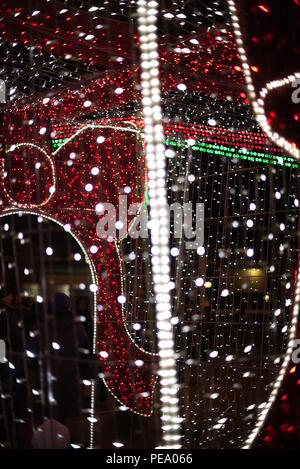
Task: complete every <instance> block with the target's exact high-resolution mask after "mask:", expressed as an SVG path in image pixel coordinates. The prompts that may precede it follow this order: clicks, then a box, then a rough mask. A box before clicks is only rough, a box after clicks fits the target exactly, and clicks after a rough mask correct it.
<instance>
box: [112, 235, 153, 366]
mask: <svg viewBox="0 0 300 469" xmlns="http://www.w3.org/2000/svg"><path fill="white" fill-rule="evenodd" d="M114 244H115V248H116V251H117V255H118V259H119V265H120V274H121V282H120V283H121V294H122V295H123V296H124V282H125V279H124V269H123V259H122V257H121V254H120V249H119V246H118V243H117V241H116V240H115V242H114ZM121 308H122V321H123V324H124V327H125V330H126V333H127V335H128V337H129V339H130V340H131V342H132V343H133V344H134V345H135V346H136V347H137V348H138V349H139V350H140V351H141V352H143V353H146V354H147V355H150V356H152V357H158V353H155V352H149V351H148V350H145V349H144V348H142V347H140V346H139V345H137V343H136V342H135V341H134V339H133V338H132V335H131V333H130V331H129V329H128V326H127V319H126V316H125V307H124V304H123V303H122V304H121Z"/></svg>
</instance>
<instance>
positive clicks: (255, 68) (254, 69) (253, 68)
mask: <svg viewBox="0 0 300 469" xmlns="http://www.w3.org/2000/svg"><path fill="white" fill-rule="evenodd" d="M251 69H252V70H253V72H259V68H258V67H255V65H253V66H252V67H251Z"/></svg>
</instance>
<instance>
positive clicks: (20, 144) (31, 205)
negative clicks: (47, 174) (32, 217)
mask: <svg viewBox="0 0 300 469" xmlns="http://www.w3.org/2000/svg"><path fill="white" fill-rule="evenodd" d="M21 147H32V148H36V149H37V150H38V151H40V152H41V153H43V154H44V155H45V156H46V158H47V159H48V160H49V162H50V166H51V173H52V182H53V184H52V186H51V187H53V192H50V195H49V196H48V197H47V199H46V200H44V201H43V202H41V203H40V204H21V203H19V202H16V201H15V200H14V199H13V198H12V197H11V196H10V195H9V193H8V192H7V190H6V187H5V184H4V181H3V180H2V181H3V184H2V185H3V190H4V192H5V195H6V197H7V198H8V199H9V201H10V203H11V204H12V205H14V206H15V207H16V206H17V207H21V208H25V209H35V208H39V207H43V206H44V205H47V203H48V202H50V200H51V199H52V197H53V196H54V194H55V191H56V172H55V165H54V162H53V159H52V156H53V153H52V154H50V155H49V154H48V153H47V152H46V151H45V150H44V149H43V148H41V147H40V146H39V145H36V144H35V143H16V144H13V145H11V147H10V148H9V149H8V150H6V153H8V152H13V151H14V150H15V149H17V148H21ZM1 165H2V168H3V172H5V161H4V158H1Z"/></svg>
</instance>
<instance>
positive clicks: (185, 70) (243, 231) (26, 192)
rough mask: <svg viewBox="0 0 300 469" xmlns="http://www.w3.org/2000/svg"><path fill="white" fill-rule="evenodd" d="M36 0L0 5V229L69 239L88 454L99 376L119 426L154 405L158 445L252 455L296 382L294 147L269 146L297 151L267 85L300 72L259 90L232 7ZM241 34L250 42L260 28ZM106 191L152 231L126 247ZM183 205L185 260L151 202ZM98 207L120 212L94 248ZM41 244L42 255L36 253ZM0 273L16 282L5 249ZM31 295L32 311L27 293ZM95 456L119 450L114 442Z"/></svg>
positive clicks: (258, 11) (122, 441) (258, 74)
mask: <svg viewBox="0 0 300 469" xmlns="http://www.w3.org/2000/svg"><path fill="white" fill-rule="evenodd" d="M37 3H39V6H36V7H34V8H31V6H30V5H27V4H26V5H23V4H21V2H20V4H19V2H17V3H16V5H14V8H11V7H10V6H9V5H7V4H4V3H2V4H1V6H0V9H1V17H3V20H1V21H0V31H1V35H2V38H3V43H1V44H0V48H1V51H3V54H2V56H3V58H4V59H3V63H2V62H1V65H2V66H3V70H4V71H3V75H1V76H0V78H3V79H6V80H7V89H8V96H7V104H6V105H5V108H3V121H2V123H1V134H2V138H1V153H0V159H1V181H0V182H1V184H0V216H1V220H3V227H2V232H3V233H7V231H6V230H7V226H6V225H7V221H6V219H5V217H7V216H13V215H14V216H18V214H22V213H23V214H27V215H32V216H35V217H39V218H41V217H42V218H43V219H44V220H49V221H52V222H54V223H55V224H58V225H59V227H61V228H63V229H64V230H65V232H66V233H70V235H71V237H72V238H74V239H75V241H76V242H77V244H78V245H79V247H80V251H81V252H80V253H79V252H76V253H74V256H73V257H74V259H75V262H77V261H78V260H79V259H82V258H84V259H86V262H87V265H88V268H89V272H90V285H89V287H88V289H89V291H90V293H91V294H92V296H93V319H94V326H93V332H92V335H93V352H94V353H95V352H96V353H97V354H98V357H97V363H101V364H102V369H101V373H99V374H98V375H97V377H93V378H89V379H86V380H85V384H84V385H88V386H91V405H90V408H89V409H88V413H87V415H88V417H87V418H88V422H89V425H90V439H89V446H90V447H91V448H92V447H95V440H97V438H98V435H97V433H96V432H95V429H97V428H98V427H97V426H99V428H100V423H101V422H100V420H101V414H99V413H98V411H99V403H98V400H99V395H98V394H97V385H98V384H99V380H100V379H101V378H102V379H103V381H104V383H105V385H106V386H107V388H108V390H109V391H110V393H111V394H112V395H113V396H114V398H115V401H116V402H117V403H118V404H116V407H115V414H117V413H122V414H123V411H125V414H126V410H130V411H132V412H133V413H134V414H138V415H141V416H143V417H150V416H151V415H152V417H153V410H154V414H155V413H156V411H159V412H160V414H161V417H162V424H161V427H162V428H161V430H162V435H160V434H157V435H156V442H155V444H156V445H160V446H163V447H180V446H183V447H184V448H211V449H214V448H237V447H244V448H249V447H250V446H253V445H257V443H258V440H259V438H257V437H258V436H259V435H260V433H261V431H262V430H263V425H264V424H265V422H267V420H268V419H271V424H270V423H269V421H268V423H267V425H268V427H267V428H266V429H265V430H264V435H266V436H265V438H266V440H265V439H264V440H262V441H263V442H264V443H263V444H265V443H267V444H271V443H272V441H273V433H272V432H273V430H274V429H273V426H272V425H273V424H272V413H271V412H272V407H273V405H276V402H277V401H276V399H277V396H279V397H278V399H280V402H281V403H282V402H283V401H281V399H282V398H283V396H288V395H289V391H286V392H284V394H283V392H280V389H281V385H282V383H283V382H284V377H285V373H286V372H288V371H289V370H293V369H294V368H295V370H294V371H293V372H291V374H290V376H292V375H296V374H297V373H296V372H297V370H298V366H297V365H294V364H291V363H290V357H291V353H292V350H293V341H294V338H295V337H296V324H297V316H298V304H299V269H298V238H297V229H298V222H299V220H298V210H299V203H300V202H299V180H298V179H299V178H298V171H299V169H298V168H299V162H298V154H297V151H298V150H297V148H296V146H294V144H287V145H285V142H284V141H283V140H282V139H284V140H285V139H286V141H287V142H296V140H295V139H293V138H292V137H291V135H288V131H287V127H288V125H287V123H286V121H285V120H284V119H283V118H282V119H281V117H280V113H278V112H275V111H277V110H276V109H275V107H276V103H275V100H274V99H273V97H274V94H273V92H276V90H277V89H278V90H279V88H280V87H281V86H282V85H284V84H291V83H292V81H293V79H295V78H297V76H298V75H296V73H294V72H293V73H290V72H288V73H287V75H286V76H287V77H289V78H288V79H287V80H283V81H280V77H277V76H273V75H272V72H270V70H271V68H272V67H269V68H268V70H269V72H270V73H269V72H268V74H267V75H266V79H265V81H263V80H264V77H263V75H264V69H263V68H262V66H263V60H262V59H263V58H261V57H260V61H257V62H255V60H254V58H255V54H254V53H253V54H252V49H251V47H249V35H248V36H247V39H246V36H245V33H247V28H246V26H245V23H244V22H241V21H240V18H241V17H240V15H239V14H237V12H236V7H237V5H236V2H233V1H228V2H222V1H216V2H213V3H214V4H213V5H212V4H211V2H210V3H209V2H205V1H204V2H201V5H199V4H198V2H197V5H194V2H188V3H187V2H172V5H171V4H170V5H168V6H166V5H160V6H159V8H158V6H157V2H155V1H153V2H146V1H143V0H141V1H140V2H138V4H136V3H135V2H132V3H130V2H124V1H122V0H121V1H120V2H118V3H117V2H113V1H105V2H104V3H103V5H95V6H92V5H91V4H87V3H86V2H85V1H83V2H78V3H77V2H65V4H63V3H62V2H58V3H59V5H60V6H59V8H57V5H56V4H55V5H54V2H52V1H50V2H37ZM79 3H80V4H79ZM246 3H247V2H246ZM250 3H251V5H252V6H253V5H254V4H255V10H253V11H255V15H258V16H257V18H265V17H268V16H269V15H270V14H271V13H270V12H271V4H270V3H271V2H268V1H267V0H266V1H265V2H264V3H263V4H262V3H259V4H258V3H257V2H249V4H250ZM226 4H227V6H228V7H229V8H227V6H226ZM60 7H61V8H60ZM260 7H264V9H262V8H260ZM247 8H248V7H247ZM295 8H296V7H295ZM137 9H138V11H137ZM250 14H252V13H249V15H250ZM260 15H265V16H260ZM137 17H139V21H138V20H137ZM230 20H232V25H233V30H232V26H231V23H230ZM156 21H158V22H157V23H156ZM264 21H265V20H264ZM156 24H157V28H156ZM262 30H263V28H262ZM248 31H249V26H248ZM252 38H253V41H252V42H253V47H254V48H255V47H257V44H258V46H259V47H260V44H262V42H261V38H260V35H259V31H258V32H257V31H256V32H255V34H253V35H252ZM256 39H259V41H258V43H257V42H256ZM248 49H249V53H250V52H251V55H249V54H248ZM256 56H257V57H258V55H257V52H256ZM253 57H254V58H253ZM158 59H159V61H158ZM158 62H159V63H158ZM21 69H23V70H24V73H23V74H22V73H21ZM11 76H13V77H14V81H12V80H11ZM283 88H284V87H283ZM283 88H282V91H283ZM31 90H34V91H35V93H33V98H31V96H30V93H31ZM247 93H248V96H247ZM256 98H257V104H255V101H256ZM248 99H249V101H248ZM288 99H290V97H289V98H288ZM249 103H250V104H253V103H254V111H255V114H257V115H259V116H263V117H261V118H260V122H259V124H260V125H261V127H262V129H263V131H264V133H262V132H261V131H260V129H259V126H258V124H257V122H256V120H255V115H253V114H252V111H251V108H250V106H249ZM273 104H274V106H275V107H274V108H273ZM263 111H264V112H263ZM275 114H276V116H275ZM294 114H295V115H296V116H297V112H296V111H295V113H294ZM290 117H291V116H290ZM293 120H294V124H295V123H297V118H296V117H293ZM283 121H284V124H285V125H286V127H285V128H284V129H282V132H283V133H282V135H283V137H280V135H281V133H280V131H279V130H280V123H281V122H283ZM275 124H276V125H277V127H276V125H275ZM272 129H273V130H272ZM274 129H275V130H274ZM271 132H272V134H271ZM285 132H287V133H286V135H284V133H285ZM274 133H278V135H275V138H274ZM269 138H270V139H271V140H273V143H272V142H271V141H270V140H269ZM280 147H281V148H280ZM120 196H121V197H125V196H126V197H127V206H129V205H131V204H133V203H137V204H138V206H139V207H141V206H142V203H143V202H145V205H146V208H147V211H149V214H150V223H149V225H148V228H149V233H148V234H149V237H148V238H146V239H141V238H137V239H134V238H132V237H131V236H130V234H127V231H128V226H127V225H129V223H127V221H128V222H130V221H131V217H129V220H127V218H126V216H125V215H127V214H125V209H124V207H122V206H120V203H119V201H120V198H119V197H120ZM187 202H190V204H191V207H192V209H191V212H193V213H194V209H195V208H196V204H199V203H201V204H203V206H204V243H203V246H199V247H198V248H197V249H195V250H188V249H185V237H184V230H183V236H182V238H181V239H177V238H176V237H175V236H174V231H175V225H176V218H175V213H173V214H171V217H170V230H169V228H168V227H167V219H168V217H167V214H166V209H167V205H166V204H168V205H169V206H172V204H176V203H178V204H179V205H180V206H181V207H182V206H183V204H184V203H187ZM103 203H111V204H113V205H114V206H115V208H116V214H117V215H116V216H117V218H116V219H115V220H114V223H115V228H116V233H117V235H116V236H115V237H113V238H112V239H108V240H105V239H99V237H98V235H97V231H96V227H97V224H98V222H99V220H100V221H101V220H102V219H103V218H104V217H105V213H104V212H103V205H102V204H103ZM160 204H161V205H160ZM193 213H190V215H193ZM192 219H193V216H191V220H192ZM124 220H127V221H126V222H125V224H124ZM124 225H125V226H124ZM162 225H163V226H162ZM191 225H192V226H190V229H191V230H194V229H195V221H194V220H192V222H191ZM183 226H184V223H183ZM150 228H151V230H152V232H151V233H150ZM160 228H162V230H160ZM9 229H10V228H9ZM166 229H168V231H170V233H169V232H168V233H166ZM150 234H151V236H150ZM167 235H168V236H167ZM11 236H12V237H13V238H14V239H15V240H16V242H18V243H20V244H21V243H22V242H23V241H24V239H22V233H18V232H14V230H13V229H12V230H11ZM26 242H28V243H31V241H26ZM44 251H45V252H44V254H45V256H47V257H49V258H51V257H52V256H53V255H55V249H54V246H53V245H52V244H51V242H49V243H48V244H47V245H46V246H45V249H44ZM73 257H72V262H73ZM6 263H8V264H9V265H10V267H7V268H10V269H11V270H12V271H14V269H16V270H17V268H18V265H17V263H15V262H14V259H9V260H8V261H7V259H6V255H4V256H3V265H4V264H6ZM22 269H23V266H22ZM31 269H32V266H31V265H29V264H28V265H27V264H26V266H25V267H24V274H25V275H27V276H28V277H30V271H31ZM25 272H26V273H25ZM86 283H88V282H85V284H86ZM36 300H37V302H38V303H39V302H40V303H39V304H42V303H41V302H45V300H46V298H44V297H43V294H42V293H41V291H39V292H38V294H37V296H36ZM31 332H33V331H31ZM54 346H55V347H56V348H57V347H60V344H59V343H56V342H55V343H54ZM27 352H28V353H29V354H31V353H33V352H32V351H31V350H30V349H28V350H27ZM27 352H26V353H27ZM27 359H30V355H28V354H27V356H26V357H25V360H27ZM158 378H159V381H160V382H161V386H160V393H159V392H157V393H154V389H155V388H156V387H157V388H158V386H157V381H158ZM27 386H29V383H28V380H27ZM33 391H34V392H33ZM33 391H32V394H33V396H34V397H33V399H39V398H40V394H41V393H40V390H37V389H34V390H33ZM30 392H31V391H30ZM287 401H288V397H286V398H284V403H286V402H287ZM99 415H100V417H99ZM154 416H155V415H154ZM152 417H151V418H150V419H145V420H146V421H147V422H150V423H149V424H147V425H151V422H152ZM285 424H286V425H288V426H287V428H291V424H290V423H289V424H287V420H284V423H283V425H285ZM145 425H146V424H145ZM116 426H117V427H118V424H117V425H116ZM125 426H126V425H125ZM133 427H134V425H133ZM145 428H146V427H145ZM147 428H148V427H147ZM150 428H151V433H152V427H151V426H150ZM270 428H271V430H270ZM282 431H285V430H282ZM288 431H289V432H290V433H291V434H293V433H295V432H296V428H294V427H293V428H292V429H291V430H288ZM161 437H162V441H161ZM146 440H147V438H146ZM110 443H111V444H112V445H113V446H114V447H115V448H119V447H123V446H124V447H125V448H126V447H128V440H127V439H126V438H122V437H121V436H120V435H114V436H113V439H112V441H111V442H110ZM143 444H144V446H146V445H147V444H148V442H147V441H145V442H144V443H143Z"/></svg>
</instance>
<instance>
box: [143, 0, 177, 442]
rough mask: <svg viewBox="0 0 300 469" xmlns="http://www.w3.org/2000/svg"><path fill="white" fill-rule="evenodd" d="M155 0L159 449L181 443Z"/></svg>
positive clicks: (149, 9)
mask: <svg viewBox="0 0 300 469" xmlns="http://www.w3.org/2000/svg"><path fill="white" fill-rule="evenodd" d="M158 7H159V5H158V2H157V1H156V0H150V1H146V0H138V1H137V18H138V31H139V38H140V52H141V56H140V58H141V90H142V96H143V99H142V105H143V115H144V122H145V129H144V131H145V140H146V158H147V163H148V178H149V183H148V187H149V204H150V224H151V262H152V272H153V283H154V294H155V299H156V325H157V336H158V350H159V352H158V353H159V361H158V367H159V372H158V373H159V375H160V404H161V406H160V408H161V422H162V430H163V434H162V439H163V445H162V447H163V448H181V442H180V439H181V434H180V423H181V419H180V417H179V399H178V389H179V386H178V381H177V367H176V353H175V347H174V339H173V327H172V324H171V318H172V314H171V308H172V306H171V296H170V293H169V292H170V249H169V236H168V235H169V233H168V230H169V229H170V228H169V227H168V217H167V214H168V201H167V187H166V179H167V176H166V158H165V148H164V145H163V141H164V134H163V125H162V109H161V92H160V79H159V55H158V41H157V34H156V30H157V28H156V22H157V17H158Z"/></svg>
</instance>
